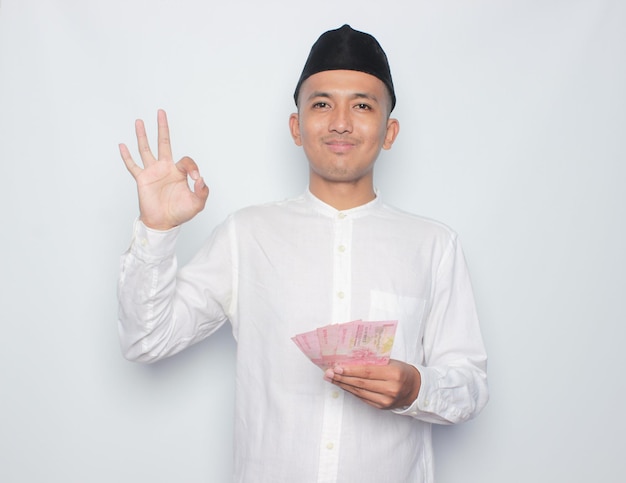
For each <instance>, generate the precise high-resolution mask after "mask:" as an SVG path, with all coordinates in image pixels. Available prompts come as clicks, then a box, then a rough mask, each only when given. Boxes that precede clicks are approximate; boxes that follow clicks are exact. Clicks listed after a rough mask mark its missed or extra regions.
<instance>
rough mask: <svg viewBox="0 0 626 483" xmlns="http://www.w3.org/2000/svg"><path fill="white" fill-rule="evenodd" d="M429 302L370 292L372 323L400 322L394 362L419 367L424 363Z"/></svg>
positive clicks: (393, 357) (394, 346)
mask: <svg viewBox="0 0 626 483" xmlns="http://www.w3.org/2000/svg"><path fill="white" fill-rule="evenodd" d="M425 307H426V301H425V300H423V299H420V298H417V297H407V296H404V295H397V294H394V293H390V292H381V291H379V290H372V291H371V292H370V313H369V320H397V321H398V327H397V329H396V337H395V341H394V343H393V349H392V351H391V358H392V359H398V360H401V361H404V362H408V363H413V364H420V363H421V362H422V359H423V348H422V335H423V332H424V330H423V320H422V319H423V317H424V308H425Z"/></svg>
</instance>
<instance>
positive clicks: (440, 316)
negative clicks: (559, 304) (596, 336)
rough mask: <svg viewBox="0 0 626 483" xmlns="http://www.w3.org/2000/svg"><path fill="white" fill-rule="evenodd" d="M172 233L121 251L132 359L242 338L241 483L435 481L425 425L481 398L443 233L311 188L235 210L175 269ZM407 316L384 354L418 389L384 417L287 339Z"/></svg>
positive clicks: (461, 281) (456, 275)
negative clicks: (413, 376)
mask: <svg viewBox="0 0 626 483" xmlns="http://www.w3.org/2000/svg"><path fill="white" fill-rule="evenodd" d="M177 234H178V229H177V228H176V229H172V230H169V231H163V232H159V231H154V230H150V229H148V228H146V227H145V226H144V225H143V224H142V223H141V222H137V223H136V224H135V229H134V237H133V241H132V244H131V247H130V249H129V251H128V252H127V253H126V254H125V255H124V256H123V258H122V269H121V275H120V284H119V300H120V312H119V316H120V320H119V321H120V338H121V343H122V347H123V351H124V354H125V356H126V357H127V358H129V359H131V360H136V361H144V362H150V361H154V360H157V359H160V358H164V357H167V356H170V355H172V354H174V353H176V352H178V351H180V350H182V349H184V348H185V347H187V346H189V345H191V344H193V343H195V342H198V341H199V340H201V339H203V338H205V337H207V336H208V335H210V334H211V333H212V332H214V331H215V330H217V328H218V327H220V326H221V325H222V324H223V323H224V322H226V321H230V323H231V324H232V329H233V335H234V337H235V339H236V341H237V345H238V348H237V369H236V378H237V380H236V391H237V394H236V410H235V462H234V466H235V474H234V481H236V482H246V483H248V482H249V483H265V482H267V483H277V482H279V483H280V482H285V483H296V482H297V483H308V482H340V483H355V482H361V483H367V482H371V483H380V482H393V483H400V482H432V481H433V455H432V444H431V423H443V424H449V423H456V422H461V421H465V420H467V419H470V418H472V417H473V416H475V415H476V414H478V412H480V410H481V409H482V408H483V406H484V405H485V404H486V402H487V399H488V390H487V378H486V360H487V357H486V354H485V349H484V346H483V343H482V339H481V335H480V329H479V325H478V320H477V316H476V310H475V305H474V299H473V294H472V289H471V284H470V279H469V276H468V272H467V268H466V264H465V261H464V258H463V253H462V250H461V247H460V245H459V242H458V240H457V236H456V234H455V233H454V232H453V231H451V230H450V229H449V228H447V227H446V226H444V225H442V224H440V223H437V222H434V221H431V220H427V219H425V218H421V217H418V216H414V215H410V214H407V213H404V212H401V211H399V210H397V209H395V208H392V207H390V206H388V205H385V204H384V203H383V202H382V200H381V199H380V196H378V197H377V198H376V199H375V200H373V201H372V202H370V203H368V204H366V205H363V206H360V207H357V208H354V209H350V210H346V211H338V210H336V209H334V208H332V207H331V206H329V205H327V204H325V203H323V202H322V201H320V200H319V199H317V198H315V197H314V196H313V195H312V194H311V193H310V192H308V191H307V192H306V193H305V194H304V195H302V196H300V197H298V198H295V199H291V200H287V201H283V202H276V203H271V204H266V205H261V206H256V207H250V208H246V209H243V210H241V211H238V212H236V213H235V214H233V215H231V216H230V217H229V218H228V219H227V220H226V221H225V222H224V223H223V224H221V225H220V226H219V227H217V229H216V230H215V231H214V232H213V234H212V235H211V237H210V239H209V240H208V241H207V243H206V244H205V245H204V247H203V248H202V249H201V250H200V252H199V253H198V254H197V255H196V256H195V258H194V259H193V260H192V261H191V262H190V263H189V264H188V265H187V266H186V267H184V268H182V269H181V270H180V271H178V272H177V265H176V258H175V255H174V252H175V242H176V238H177ZM356 319H363V320H398V328H397V332H396V337H395V343H394V347H393V351H392V354H391V357H392V358H394V359H399V360H401V361H405V362H407V363H410V364H413V365H414V366H415V367H417V369H418V370H419V371H420V373H421V376H422V386H421V390H420V393H419V396H418V398H417V400H416V401H415V402H414V403H413V404H412V405H411V406H410V407H408V408H404V409H402V410H393V411H385V410H380V409H375V408H373V407H371V406H368V405H367V404H365V403H363V402H362V401H361V400H359V399H357V398H356V397H354V396H352V395H351V394H348V393H344V392H343V391H342V390H340V389H338V388H337V387H336V386H334V385H332V384H330V383H328V382H326V381H324V380H323V377H322V375H323V374H322V372H321V370H320V369H319V368H318V367H317V366H315V365H314V364H313V363H312V362H311V361H309V360H308V359H307V357H306V356H304V354H302V352H300V350H299V349H298V347H297V346H296V345H295V344H294V343H293V341H292V340H291V337H292V336H294V335H296V334H298V333H300V332H306V331H309V330H312V329H314V328H317V327H319V326H323V325H327V324H329V323H341V322H348V321H351V320H356Z"/></svg>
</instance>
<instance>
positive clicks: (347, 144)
mask: <svg viewBox="0 0 626 483" xmlns="http://www.w3.org/2000/svg"><path fill="white" fill-rule="evenodd" d="M325 144H326V146H328V148H329V149H330V150H331V151H333V152H335V153H345V152H347V151H350V150H351V149H352V148H354V146H355V143H353V142H351V141H347V140H343V139H333V140H329V141H326V142H325Z"/></svg>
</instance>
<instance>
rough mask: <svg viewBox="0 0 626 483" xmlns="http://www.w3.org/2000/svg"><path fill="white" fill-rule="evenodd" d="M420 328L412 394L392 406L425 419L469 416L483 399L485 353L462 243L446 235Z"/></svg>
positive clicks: (442, 421) (441, 420)
mask: <svg viewBox="0 0 626 483" xmlns="http://www.w3.org/2000/svg"><path fill="white" fill-rule="evenodd" d="M425 323H426V326H425V331H424V339H423V344H424V363H423V364H415V367H416V368H417V370H418V371H419V372H420V374H421V379H422V380H421V387H420V391H419V394H418V397H417V399H416V400H415V401H414V402H413V404H412V405H411V406H409V407H407V408H402V409H396V410H394V412H396V413H398V414H403V415H407V416H411V417H414V418H417V419H420V420H423V421H426V422H430V423H438V424H454V423H459V422H463V421H466V420H468V419H471V418H473V417H475V416H477V415H478V413H480V411H481V410H482V409H483V408H484V406H485V405H486V404H487V401H488V399H489V391H488V385H487V372H486V371H487V354H486V351H485V347H484V344H483V340H482V335H481V332H480V327H479V323H478V317H477V313H476V307H475V302H474V294H473V290H472V286H471V281H470V277H469V273H468V270H467V265H466V262H465V258H464V256H463V251H462V248H461V246H460V244H459V242H458V240H457V239H456V237H453V238H452V239H451V242H450V245H449V248H448V249H447V250H446V252H445V254H444V256H443V257H442V260H441V262H440V263H439V266H438V268H437V271H436V276H435V284H434V288H433V298H432V303H431V306H430V310H429V312H428V315H427V318H426V322H425Z"/></svg>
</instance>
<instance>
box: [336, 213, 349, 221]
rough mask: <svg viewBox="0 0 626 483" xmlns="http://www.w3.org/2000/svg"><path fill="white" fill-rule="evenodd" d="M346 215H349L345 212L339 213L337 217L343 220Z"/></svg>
mask: <svg viewBox="0 0 626 483" xmlns="http://www.w3.org/2000/svg"><path fill="white" fill-rule="evenodd" d="M346 216H347V215H346V214H345V213H339V214H338V215H337V217H338V218H339V219H340V220H343V219H344V218H345V217H346Z"/></svg>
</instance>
